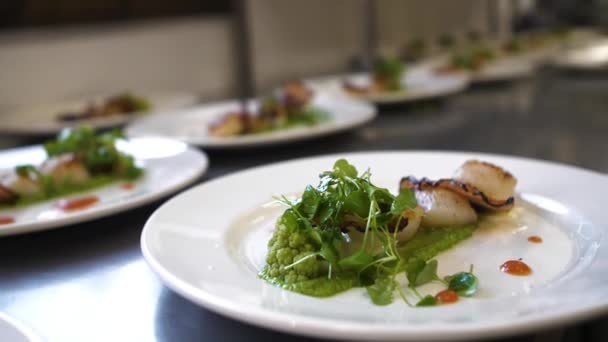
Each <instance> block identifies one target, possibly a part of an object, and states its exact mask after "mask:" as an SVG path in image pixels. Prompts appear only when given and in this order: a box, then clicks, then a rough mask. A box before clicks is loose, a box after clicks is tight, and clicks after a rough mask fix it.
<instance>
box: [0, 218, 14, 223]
mask: <svg viewBox="0 0 608 342" xmlns="http://www.w3.org/2000/svg"><path fill="white" fill-rule="evenodd" d="M11 223H15V219H14V218H12V217H10V216H0V224H11Z"/></svg>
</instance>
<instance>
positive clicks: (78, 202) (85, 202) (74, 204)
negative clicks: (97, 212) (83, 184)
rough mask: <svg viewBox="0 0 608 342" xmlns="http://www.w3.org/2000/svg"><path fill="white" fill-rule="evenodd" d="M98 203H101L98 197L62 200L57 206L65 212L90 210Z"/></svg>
mask: <svg viewBox="0 0 608 342" xmlns="http://www.w3.org/2000/svg"><path fill="white" fill-rule="evenodd" d="M97 202H99V198H98V197H97V196H87V197H80V198H74V199H69V200H60V201H59V202H58V203H57V206H58V207H59V208H60V209H62V210H63V211H74V210H80V209H85V208H88V207H90V206H92V205H94V204H95V203H97Z"/></svg>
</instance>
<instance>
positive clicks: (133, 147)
mask: <svg viewBox="0 0 608 342" xmlns="http://www.w3.org/2000/svg"><path fill="white" fill-rule="evenodd" d="M118 146H119V148H120V149H121V150H123V151H127V152H129V153H130V154H132V155H133V156H134V157H135V158H136V160H137V162H138V163H140V164H141V165H142V166H143V167H144V169H145V173H144V176H143V177H142V178H141V179H139V180H137V181H135V182H133V184H134V187H133V188H132V189H125V188H123V185H124V183H125V182H117V183H115V184H110V185H108V186H104V187H100V188H98V189H95V190H92V191H88V192H86V193H79V194H74V195H71V196H69V197H70V198H79V197H83V196H87V195H91V194H93V195H95V196H97V197H98V198H99V202H98V203H97V204H95V205H93V206H91V207H89V208H85V209H82V210H76V211H70V212H64V211H62V210H60V209H59V208H57V201H58V199H57V200H49V201H46V202H42V203H39V204H34V205H30V206H26V207H22V208H18V209H0V216H10V217H12V218H14V219H15V223H12V224H3V225H0V236H6V235H14V234H22V233H27V232H32V231H37V230H46V229H51V228H56V227H61V226H65V225H69V224H73V223H79V222H83V221H88V220H92V219H95V218H99V217H104V216H109V215H112V214H115V213H119V212H122V211H125V210H128V209H131V208H135V207H138V206H142V205H144V204H146V203H149V202H152V201H154V200H157V199H159V198H162V197H163V196H166V195H168V194H170V193H172V192H174V191H177V190H178V189H180V188H182V187H184V186H186V185H188V184H190V183H191V182H193V181H194V180H196V179H197V178H198V177H199V176H201V175H202V174H203V173H204V172H205V171H206V170H207V165H208V161H207V156H206V155H205V154H204V153H203V152H201V151H198V150H195V149H192V148H189V147H188V146H187V145H186V144H184V143H182V142H179V141H175V140H170V139H162V138H145V137H142V138H137V139H131V140H129V141H128V142H127V141H122V142H121V143H119V145H118ZM45 156H46V154H45V153H44V150H43V149H42V147H40V146H32V147H23V148H16V149H11V150H5V151H1V152H0V175H2V174H4V173H5V171H7V170H11V169H13V168H14V167H15V166H16V165H20V164H34V165H37V164H39V163H41V162H42V161H43V160H44V158H45Z"/></svg>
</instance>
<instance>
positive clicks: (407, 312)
mask: <svg viewBox="0 0 608 342" xmlns="http://www.w3.org/2000/svg"><path fill="white" fill-rule="evenodd" d="M340 159H344V160H347V161H348V163H347V162H345V161H340V162H338V163H336V160H340ZM469 160H483V161H486V162H489V163H491V164H493V165H500V167H501V168H502V167H504V169H505V170H509V172H510V174H511V176H509V175H508V174H506V173H505V172H503V171H502V170H500V169H498V168H495V167H493V166H490V165H488V164H485V163H483V162H467V161H469ZM334 165H335V167H333V166H334ZM367 169H370V170H371V171H370V172H373V175H371V176H369V174H368V172H366V171H365V170H367ZM322 170H329V171H328V172H325V173H323V174H322V180H327V181H328V182H323V181H322V182H321V186H320V187H319V186H314V187H305V186H306V184H318V183H317V181H318V175H319V172H320V171H322ZM454 170H458V172H457V173H456V174H454V173H453V172H454ZM357 171H359V172H357ZM408 175H413V176H416V177H417V178H413V177H410V176H408ZM547 175H551V177H547ZM404 176H405V177H404ZM423 176H426V177H428V179H429V180H425V179H423V178H420V177H423ZM368 177H369V182H368ZM515 177H517V181H515V179H514V178H515ZM442 179H446V180H442ZM572 179H576V180H577V181H576V182H572V181H571V180H572ZM351 180H352V181H351ZM324 183H326V185H327V187H325V186H324V185H323V184H324ZM515 183H516V184H515ZM556 184H559V186H556ZM464 185H466V188H464V187H463V186H464ZM473 186H474V188H473ZM357 187H359V188H361V189H358V188H357ZM515 187H516V188H517V191H516V192H515V193H514V191H513V189H514V188H515ZM475 188H476V189H475ZM242 189H247V191H242ZM339 189H340V190H339ZM341 189H345V190H347V191H351V192H350V193H348V192H347V194H350V195H349V196H345V195H344V193H343V192H342V190H341ZM354 189H356V190H354ZM384 189H386V190H384ZM401 189H403V190H401ZM581 189H587V190H585V191H584V193H581ZM591 189H592V190H591ZM302 190H304V192H302ZM353 190H354V191H353ZM606 191H608V181H607V180H606V177H605V176H604V175H600V174H597V173H594V172H591V171H585V170H581V169H577V168H573V167H568V166H564V165H558V164H554V163H548V162H544V161H535V160H529V159H522V158H513V157H506V156H497V155H485V154H478V153H475V154H472V153H444V152H396V151H394V152H375V153H352V154H340V155H329V156H321V157H315V158H305V159H299V160H293V161H287V162H281V163H277V164H273V165H267V166H262V167H257V168H254V169H250V170H245V171H243V172H239V173H235V174H232V175H229V176H226V177H222V178H218V179H215V180H212V181H210V182H207V183H205V184H203V185H200V186H198V187H195V188H193V189H191V190H189V191H187V192H185V193H183V194H181V195H180V196H177V197H175V198H174V199H172V200H170V201H168V202H167V203H166V204H164V205H163V206H162V207H161V208H159V209H158V210H157V212H155V213H154V214H153V215H152V216H151V217H150V219H149V220H148V222H147V223H146V225H145V228H144V230H143V232H142V240H141V242H142V252H143V255H144V257H145V259H146V261H147V262H148V263H149V265H150V266H151V268H152V269H153V270H154V271H155V272H156V273H157V274H158V275H159V276H160V277H161V279H162V280H163V281H164V282H165V284H167V285H168V286H169V287H170V288H172V289H173V290H175V291H177V292H178V293H180V294H181V295H183V296H184V297H185V298H187V299H189V300H191V301H193V302H194V303H197V304H199V305H202V306H204V307H206V308H208V309H211V310H213V311H217V312H219V313H221V314H224V315H227V316H230V317H233V318H236V319H239V320H243V321H246V322H250V323H253V324H257V325H261V326H264V327H267V328H272V329H277V330H282V331H286V332H290V333H296V334H304V335H310V336H318V337H326V338H327V337H331V338H341V339H349V340H409V341H420V340H441V339H451V340H470V339H472V338H489V337H495V336H500V335H507V334H508V335H513V334H519V333H524V332H526V331H529V330H532V329H541V328H549V327H551V326H560V325H562V324H564V323H565V322H570V323H573V322H574V321H576V320H581V319H585V318H589V317H590V316H593V315H599V314H601V313H605V312H606V310H608V302H607V301H606V300H603V299H602V298H604V296H602V293H605V291H606V289H607V285H606V283H605V279H606V278H605V277H606V275H608V264H606V263H605V262H602V260H605V259H606V258H608V248H607V246H604V244H603V243H602V242H601V241H602V238H601V237H602V236H603V234H604V231H605V224H604V222H607V219H608V217H607V216H606V215H607V214H606V212H605V210H604V208H603V206H602V205H601V201H599V202H598V200H599V199H601V197H602V196H603V194H604V193H605V192H606ZM232 192H235V193H239V196H238V200H235V199H234V197H233V196H223V195H222V194H226V193H232ZM370 192H371V193H372V195H371V196H370ZM352 194H355V195H352ZM482 194H483V195H482ZM282 195H284V196H285V197H284V198H283V197H282ZM317 195H318V196H317ZM511 196H512V199H511ZM334 199H343V200H344V202H345V203H346V202H348V203H349V204H348V206H346V204H345V205H344V206H341V205H338V203H341V202H339V201H337V200H334ZM317 201H318V202H317ZM414 201H415V202H414ZM368 202H369V203H368ZM201 203H203V204H201ZM317 203H318V205H317ZM375 203H376V204H378V208H379V209H378V208H376V205H375ZM286 204H287V207H286ZM333 204H335V205H333ZM366 205H367V206H366ZM225 208H230V210H229V211H226V210H225ZM337 208H342V209H337ZM370 208H371V210H372V211H371V215H370ZM481 208H484V209H481ZM294 209H295V210H297V213H296V212H295V211H294ZM338 210H342V213H344V212H345V211H348V212H349V215H346V214H344V215H338V214H336V213H337V212H338ZM353 212H354V213H356V215H352V213H353ZM298 214H300V215H301V216H302V217H300V216H299V215H298ZM403 214H405V215H403ZM369 216H371V218H372V220H367V218H368V217H369ZM404 216H405V217H404ZM340 218H342V222H343V223H344V222H346V223H347V224H345V225H342V224H335V225H334V224H333V223H334V222H335V223H339V222H340ZM360 218H363V219H362V220H361V219H360ZM405 218H407V219H408V220H407V223H406V222H404V219H405ZM418 218H420V220H419V221H418ZM395 219H397V220H401V221H400V222H396V221H394V220H395ZM277 222H278V223H279V224H283V227H282V228H280V229H279V226H277ZM294 222H295V224H294ZM321 222H323V223H321ZM418 222H419V224H418ZM368 223H369V227H368ZM452 223H455V224H456V225H451V226H449V227H448V224H452ZM321 225H322V227H323V228H324V231H323V232H321V231H320V230H318V227H320V226H321ZM416 225H418V226H417V228H418V229H417V230H416V229H415V227H416ZM311 226H312V227H317V228H312V227H311ZM289 227H290V228H289ZM325 228H327V229H325ZM366 228H367V235H366V233H365V231H366ZM400 228H403V229H400ZM290 229H292V230H293V231H299V232H300V233H303V234H299V233H297V234H291V232H289V230H290ZM325 230H326V231H327V232H325ZM283 233H288V234H283ZM316 233H319V234H318V235H317V234H316ZM409 234H413V236H409ZM302 235H303V236H304V237H303V236H302ZM273 236H274V239H273ZM338 236H339V239H341V240H339V241H341V242H339V243H336V244H334V241H335V240H336V238H338ZM346 236H348V238H350V240H351V243H348V242H346ZM365 236H367V242H366V243H365V245H366V247H367V248H366V249H362V248H361V245H362V244H363V240H364V239H365ZM269 241H270V242H271V248H270V251H272V250H273V248H272V246H275V247H279V246H281V244H282V245H283V246H287V247H284V248H278V249H276V253H274V256H275V257H276V258H277V259H276V260H274V259H273V260H274V261H273V260H271V262H274V264H270V265H271V268H270V269H267V268H266V266H267V265H269V263H268V258H269V257H270V258H272V256H271V255H270V254H272V253H270V254H269V245H268V243H269ZM391 241H394V242H395V243H396V246H394V247H393V246H391V244H390V243H387V242H391ZM286 243H287V245H285V244H286ZM292 245H293V246H292ZM319 246H321V247H320V248H319ZM334 247H335V248H334ZM336 249H337V250H338V251H339V253H335V252H336ZM391 250H392V251H393V252H392V253H391V252H390V251H391ZM395 250H396V251H397V252H394V251H395ZM362 251H363V252H362ZM555 251H559V252H555ZM336 255H337V257H336ZM325 257H327V259H329V260H334V261H335V263H336V264H337V265H336V266H334V265H332V266H331V275H330V267H329V265H331V261H328V260H327V259H326V258H325ZM294 258H295V259H294ZM304 258H306V259H304ZM411 260H419V261H411ZM433 260H435V261H436V262H435V261H433ZM298 261H299V263H297V264H294V262H298ZM399 261H401V264H402V265H403V264H405V265H406V266H405V267H403V270H401V271H400V272H399V273H398V275H397V276H396V277H395V279H394V282H393V281H392V280H393V278H392V276H391V274H392V273H393V272H395V270H400V269H401V268H397V267H396V266H397V264H399ZM277 262H278V263H277ZM287 262H290V264H285V265H283V269H282V270H281V268H280V267H281V265H282V264H281V263H287ZM374 262H375V263H374ZM410 262H411V264H410ZM372 263H373V264H372ZM272 265H275V266H276V265H279V268H272ZM290 265H291V267H288V266H290ZM408 265H409V270H410V273H409V278H410V279H408V272H407V268H408ZM471 265H473V267H472V269H471ZM365 266H367V267H365ZM435 267H436V268H435ZM367 269H373V270H374V271H375V272H378V273H374V272H371V273H370V274H368V273H367V272H368V271H367ZM418 270H419V271H418ZM290 271H293V272H290ZM357 271H360V272H357ZM260 273H262V275H263V277H264V278H266V276H264V273H267V274H268V275H269V276H270V277H269V278H268V279H269V280H272V283H269V282H267V281H265V280H264V279H260ZM353 273H354V274H356V276H354V275H353ZM359 274H361V275H365V276H363V277H359V276H358V275H359ZM414 275H415V276H414ZM454 275H457V276H456V277H450V276H454ZM281 276H283V278H282V279H281V278H279V279H278V280H276V279H271V278H275V277H281ZM305 277H308V278H309V279H306V278H305ZM446 277H448V279H446ZM324 279H325V280H324ZM429 279H430V280H431V281H428V280H429ZM437 279H440V280H437ZM454 279H457V281H456V280H454ZM334 280H335V281H334ZM452 280H454V282H455V283H454V284H450V283H451V282H452ZM410 281H412V282H413V283H414V284H416V283H417V282H418V283H419V284H422V285H418V286H416V285H415V286H413V287H414V288H412V287H410V286H409V284H410ZM427 281H428V282H427ZM444 282H445V283H444ZM446 283H447V284H446ZM287 284H291V285H287ZM315 284H316V285H315ZM321 284H323V285H322V286H321ZM355 285H356V286H355ZM364 285H365V286H364ZM367 287H369V289H368V288H367ZM414 289H415V291H417V292H418V294H419V295H418V294H416V293H415V291H414ZM446 290H449V291H446ZM450 290H451V291H450ZM459 291H460V293H459ZM401 292H403V294H404V297H405V298H406V299H407V301H409V303H410V304H411V305H412V307H410V306H408V305H407V303H405V302H404V301H403V298H402V297H401ZM309 294H310V295H309ZM313 295H314V296H313ZM467 295H472V296H471V297H467ZM454 301H456V303H455V304H451V305H447V304H448V303H451V302H454ZM374 302H376V303H379V304H386V305H374V304H373V303H374ZM418 304H420V306H417V305H418ZM431 304H432V305H431ZM424 305H431V306H426V307H424ZM294 322H295V324H292V323H294Z"/></svg>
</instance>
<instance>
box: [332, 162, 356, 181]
mask: <svg viewBox="0 0 608 342" xmlns="http://www.w3.org/2000/svg"><path fill="white" fill-rule="evenodd" d="M334 172H335V173H336V174H338V175H340V176H343V177H344V176H346V177H350V178H355V177H357V169H356V168H355V167H354V166H353V165H351V164H349V163H348V162H347V161H346V159H338V160H337V161H336V163H335V164H334Z"/></svg>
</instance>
